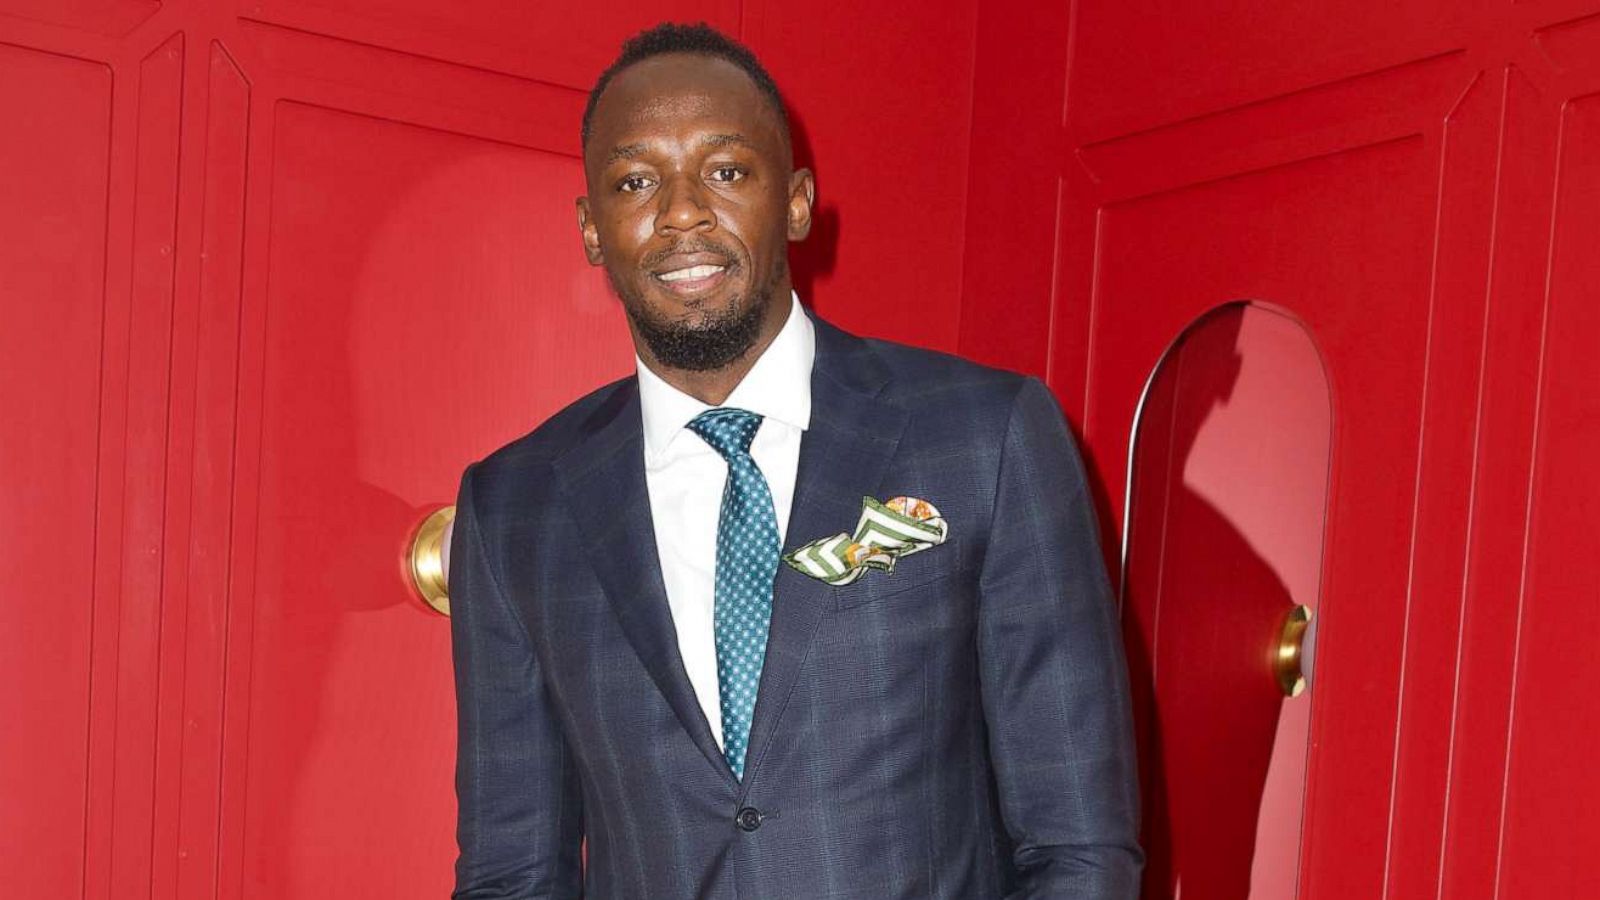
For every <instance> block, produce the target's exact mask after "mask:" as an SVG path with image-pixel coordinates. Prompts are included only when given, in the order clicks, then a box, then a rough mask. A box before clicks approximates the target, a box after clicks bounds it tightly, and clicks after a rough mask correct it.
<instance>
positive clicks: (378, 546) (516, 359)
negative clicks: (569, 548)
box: [224, 103, 632, 897]
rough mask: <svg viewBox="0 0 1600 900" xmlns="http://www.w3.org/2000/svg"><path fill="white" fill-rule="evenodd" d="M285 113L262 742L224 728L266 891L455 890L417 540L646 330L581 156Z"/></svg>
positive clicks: (443, 743) (257, 875) (446, 705)
mask: <svg viewBox="0 0 1600 900" xmlns="http://www.w3.org/2000/svg"><path fill="white" fill-rule="evenodd" d="M275 119H276V121H275V122H274V132H275V141H274V145H273V171H272V175H271V178H272V221H271V225H270V229H269V230H268V233H267V235H266V240H267V243H268V246H269V247H270V250H269V252H270V258H269V263H268V269H269V270H268V274H267V285H268V287H267V296H266V304H265V305H266V309H265V317H266V318H265V324H266V335H265V359H264V363H263V369H264V374H263V378H264V383H263V387H262V390H263V395H262V399H261V407H260V408H261V409H262V411H263V421H262V426H261V443H260V451H259V452H260V456H261V467H260V471H259V475H258V478H259V484H260V488H259V491H260V493H259V500H258V502H259V507H258V512H257V528H256V531H255V546H254V547H253V548H251V549H253V551H254V554H255V560H254V569H255V572H256V581H255V584H254V589H253V591H251V592H249V593H247V594H244V595H241V596H239V597H237V598H236V599H235V603H236V604H238V608H239V609H249V610H252V611H253V616H254V627H253V637H252V640H251V644H250V647H249V659H250V679H251V683H252V689H251V690H250V692H249V721H248V723H247V728H248V731H247V732H245V734H247V735H249V736H250V737H249V738H248V739H249V740H250V744H248V745H243V746H241V745H240V744H237V743H231V744H230V745H229V746H227V747H225V749H224V752H225V754H227V755H229V756H237V757H239V758H242V759H245V760H246V765H245V771H244V782H243V784H242V785H240V786H239V789H240V790H241V791H242V793H243V797H244V802H243V808H244V816H245V826H244V827H245V831H244V846H245V847H246V848H247V850H246V855H245V858H244V860H243V863H242V865H243V877H244V882H243V883H244V889H243V891H242V893H241V896H245V897H286V896H289V897H302V896H303V897H310V896H317V895H322V894H325V893H333V894H346V895H358V894H373V895H383V896H400V895H403V894H406V893H408V892H416V891H422V892H425V893H426V892H431V893H435V894H444V893H448V891H449V885H450V877H449V876H450V866H449V862H450V860H449V857H448V854H440V853H438V852H437V848H439V847H444V846H449V844H450V841H451V837H452V834H453V823H454V799H453V795H452V793H451V785H452V778H451V773H452V771H453V760H454V736H453V731H452V730H451V729H450V728H448V727H444V728H441V727H439V726H440V725H441V724H447V723H449V722H450V721H451V720H452V719H453V715H454V713H453V710H454V699H453V698H454V695H453V692H452V687H451V685H452V681H451V673H450V665H449V660H450V651H449V630H448V628H447V627H446V626H445V623H444V622H443V620H442V619H441V618H440V617H439V616H437V615H436V614H434V613H432V612H431V611H429V610H428V609H427V608H426V607H424V606H422V605H421V604H420V603H418V602H417V600H416V599H415V597H414V596H413V595H412V594H411V592H410V590H409V588H408V582H407V580H406V577H405V573H404V572H403V570H402V568H401V566H400V565H399V561H400V559H401V556H402V551H403V549H404V547H405V545H406V541H407V540H408V539H409V536H410V531H411V530H412V529H414V528H415V526H416V524H417V523H418V522H420V521H421V519H422V518H423V517H424V516H425V515H426V514H427V513H428V512H429V511H431V509H432V508H433V507H434V506H436V505H437V504H438V503H439V502H441V501H449V500H451V499H452V498H453V497H454V490H455V482H456V479H457V478H458V477H459V476H460V470H461V467H462V465H463V462H464V461H465V460H470V459H472V458H474V457H476V456H479V455H482V454H483V453H484V452H486V451H487V450H488V449H491V448H492V447H493V446H495V445H496V444H498V443H503V442H504V441H507V440H510V439H511V438H513V437H515V436H516V434H517V433H518V432H520V430H522V429H524V428H526V427H528V426H527V423H532V422H538V421H541V420H543V419H544V418H546V417H548V416H549V415H550V414H551V413H553V412H555V411H556V410H558V409H559V408H560V407H561V406H563V405H565V404H566V403H567V402H569V401H570V400H571V399H572V398H574V397H576V396H578V395H580V394H582V393H583V392H585V391H586V390H588V389H590V388H592V387H593V386H595V385H597V384H602V383H604V382H606V381H608V380H611V379H613V378H616V377H619V376H620V375H622V374H625V373H626V372H627V371H628V370H629V368H630V365H631V362H632V350H631V346H630V345H629V343H628V341H627V329H626V325H625V324H624V322H623V321H622V320H621V319H622V317H621V314H620V311H619V308H618V306H617V304H616V303H615V301H613V300H612V299H611V298H610V296H609V294H608V293H607V290H606V287H605V283H604V279H603V277H602V276H601V275H600V273H599V271H598V270H595V269H591V268H590V267H589V266H588V265H587V263H586V262H585V261H584V259H583V256H582V254H581V253H579V252H577V238H576V234H575V229H574V227H573V224H572V219H573V215H574V213H573V207H572V198H573V197H575V196H577V195H578V194H579V193H581V192H582V171H581V167H580V165H579V163H578V161H577V160H575V159H573V158H572V157H570V156H564V155H560V154H551V153H545V152H541V151H537V150H528V149H524V148H519V147H512V146H506V145H503V144H497V143H493V142H489V141H484V140H481V139H475V138H471V137H467V136H462V135H453V134H446V133H441V132H438V131H435V130H431V129H424V128H418V127H416V126H411V125H405V124H400V123H395V122H390V121H384V120H379V119H374V118H370V117H365V116H356V115H352V114H349V113H344V112H338V111H333V110H328V109H324V108H317V107H312V106H307V105H303V104H298V103H282V104H280V105H279V106H278V108H277V115H276V117H275ZM375 158H376V159H382V160H383V161H384V165H383V166H382V167H374V166H373V165H372V160H373V159H375ZM399 785H405V786H406V788H405V789H404V790H396V789H395V787H396V786H399ZM352 834H360V840H351V839H350V838H349V836H350V835H352Z"/></svg>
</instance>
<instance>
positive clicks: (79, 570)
mask: <svg viewBox="0 0 1600 900" xmlns="http://www.w3.org/2000/svg"><path fill="white" fill-rule="evenodd" d="M110 76H111V73H110V71H109V70H108V69H107V68H106V67H105V66H102V65H98V64H96V63H93V62H89V61H85V60H80V59H71V58H68V57H64V56H58V55H54V54H47V53H40V52H38V51H35V50H29V49H23V48H19V47H10V46H5V45H0V121H3V122H7V123H9V125H8V127H7V128H5V129H4V131H0V197H4V198H6V199H5V204H6V205H7V207H8V208H9V209H13V210H15V211H17V213H19V214H17V215H6V216H3V217H0V292H3V293H4V294H5V296H7V297H8V298H15V302H10V303H7V305H6V324H5V327H4V328H0V359H4V360H5V373H6V377H5V378H0V421H3V422H4V423H5V425H4V429H3V431H0V472H4V473H6V477H5V478H3V479H0V509H3V510H5V522H6V525H5V537H4V546H5V548H6V552H5V554H4V555H3V558H0V559H3V561H0V578H3V579H4V582H5V584H7V585H8V586H9V588H10V589H9V591H8V594H9V595H10V598H9V599H8V600H7V601H6V602H5V603H4V604H3V605H0V632H3V633H5V634H9V635H26V636H28V638H27V640H26V642H22V643H8V644H6V650H5V652H0V682H3V683H4V684H5V685H6V686H7V688H6V690H5V691H4V693H3V695H0V696H3V700H0V722H4V723H5V726H4V727H5V733H6V737H5V738H4V739H3V740H0V797H4V798H5V800H4V802H0V872H3V873H5V880H6V882H7V883H9V884H10V885H12V886H13V887H12V889H13V890H15V891H17V892H18V893H21V894H24V895H28V896H36V897H44V896H49V895H50V892H52V891H57V890H60V889H61V888H62V886H71V887H72V889H80V886H81V882H82V878H83V843H84V834H85V826H86V823H85V811H84V802H85V795H86V782H87V778H88V767H89V760H88V758H87V747H88V741H89V729H90V715H89V703H90V696H89V684H90V659H91V656H90V642H91V637H92V627H93V621H94V615H95V611H96V610H95V607H96V599H97V598H96V595H95V577H94V576H95V553H96V549H97V547H96V541H95V519H96V515H95V509H96V503H95V499H96V497H95V489H96V481H97V463H98V443H99V442H98V437H99V430H100V427H101V409H100V405H99V399H100V397H99V393H100V391H99V377H98V370H99V367H100V358H101V329H102V327H103V322H104V319H105V304H106V296H105V278H106V258H105V252H106V227H107V222H106V190H107V183H108V179H109V172H108V170H107V163H108V157H109V155H110V118H111V115H110V114H111V77H110ZM57 110H69V111H70V114H69V115H66V116H59V115H57V114H56V111H57ZM15 473H27V477H25V478H19V477H16V474H15ZM101 599H102V600H103V599H104V598H103V597H102V598H101Z"/></svg>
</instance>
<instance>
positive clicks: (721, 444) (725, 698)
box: [688, 408, 780, 781]
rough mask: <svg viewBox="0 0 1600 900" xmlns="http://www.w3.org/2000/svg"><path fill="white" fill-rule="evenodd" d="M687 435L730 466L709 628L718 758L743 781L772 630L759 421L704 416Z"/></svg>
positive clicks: (771, 532) (772, 517)
mask: <svg viewBox="0 0 1600 900" xmlns="http://www.w3.org/2000/svg"><path fill="white" fill-rule="evenodd" d="M688 427H689V429H690V430H691V431H693V432H694V433H695V434H698V435H700V437H701V438H702V439H703V440H704V441H705V442H706V443H707V444H710V445H711V448H712V449H713V450H716V451H717V452H718V453H720V454H721V455H722V458H723V459H725V460H727V461H728V480H727V483H726V484H725V485H724V487H723V489H722V512H721V514H720V516H719V517H718V519H717V574H716V589H715V596H714V606H713V610H712V623H713V629H714V631H715V638H716V645H717V688H718V691H719V692H720V694H721V701H722V753H723V755H724V756H726V757H727V758H728V765H729V767H731V768H732V769H733V774H734V775H735V776H737V777H738V778H739V779H740V780H741V781H742V780H744V755H745V750H746V749H747V747H746V744H747V742H748V741H749V739H750V717H751V714H752V713H753V712H754V711H755V706H756V689H757V688H758V687H760V685H761V664H762V662H763V661H764V660H765V658H766V655H767V626H768V625H770V624H771V622H772V579H773V578H774V577H775V576H776V575H777V573H778V551H779V549H780V548H779V544H778V517H777V514H776V513H774V512H773V507H772V492H771V491H770V490H768V488H767V479H766V478H765V477H764V476H762V474H761V470H760V469H759V468H757V467H756V461H755V460H754V459H752V458H751V457H750V442H751V441H752V440H754V439H755V436H756V430H757V429H759V428H760V427H761V417H760V416H758V415H756V414H755V413H753V412H747V411H745V410H742V409H729V408H718V409H709V410H706V411H705V412H703V413H701V414H700V415H698V416H696V417H695V418H694V420H693V421H691V422H690V423H689V426H688Z"/></svg>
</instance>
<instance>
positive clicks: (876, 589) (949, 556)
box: [834, 543, 966, 610]
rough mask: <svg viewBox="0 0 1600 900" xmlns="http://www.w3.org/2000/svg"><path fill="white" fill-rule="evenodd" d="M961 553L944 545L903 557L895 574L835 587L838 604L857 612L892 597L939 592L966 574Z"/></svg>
mask: <svg viewBox="0 0 1600 900" xmlns="http://www.w3.org/2000/svg"><path fill="white" fill-rule="evenodd" d="M959 550H960V548H959V547H957V546H955V545H954V544H951V543H946V544H941V545H939V546H937V547H929V548H928V549H926V550H924V551H922V552H921V553H913V554H911V555H910V556H906V557H902V558H901V559H899V560H897V561H896V562H895V566H894V571H893V572H877V571H871V572H868V573H866V574H865V575H862V576H861V577H860V578H859V579H857V580H856V581H855V583H853V584H847V585H842V586H839V587H836V588H834V602H835V605H836V606H837V608H838V609H840V610H846V609H855V608H856V607H859V606H865V605H867V604H869V603H877V602H879V601H882V600H887V599H889V598H890V597H900V596H903V595H907V594H911V593H913V592H917V591H921V592H923V593H928V592H930V591H936V590H939V589H940V588H941V585H940V582H942V581H944V580H946V579H949V578H952V577H954V576H957V575H964V574H966V572H965V570H963V569H962V568H961V565H960V563H961V554H960V552H959Z"/></svg>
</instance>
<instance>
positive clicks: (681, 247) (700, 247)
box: [640, 238, 739, 269]
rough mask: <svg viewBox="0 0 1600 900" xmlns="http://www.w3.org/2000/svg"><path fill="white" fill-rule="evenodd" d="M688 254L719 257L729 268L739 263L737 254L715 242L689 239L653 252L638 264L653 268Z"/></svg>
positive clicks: (703, 239)
mask: <svg viewBox="0 0 1600 900" xmlns="http://www.w3.org/2000/svg"><path fill="white" fill-rule="evenodd" d="M690 253H709V254H711V255H713V256H717V257H720V258H721V259H722V261H723V264H724V265H727V266H730V267H731V266H733V265H736V264H737V263H738V261H739V258H738V255H737V254H735V253H734V252H733V251H732V250H729V249H728V248H727V247H724V246H722V245H721V244H719V243H717V242H716V241H711V240H707V239H705V238H690V239H688V240H684V241H680V242H678V243H676V244H673V245H672V246H670V247H662V248H661V249H660V250H655V251H652V252H651V253H648V254H646V255H645V257H644V259H643V260H642V261H641V263H640V264H641V265H642V266H644V267H645V268H647V269H650V268H655V267H656V266H659V265H661V264H662V263H664V262H666V261H667V260H668V259H670V258H672V257H674V256H679V255H687V254H690Z"/></svg>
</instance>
